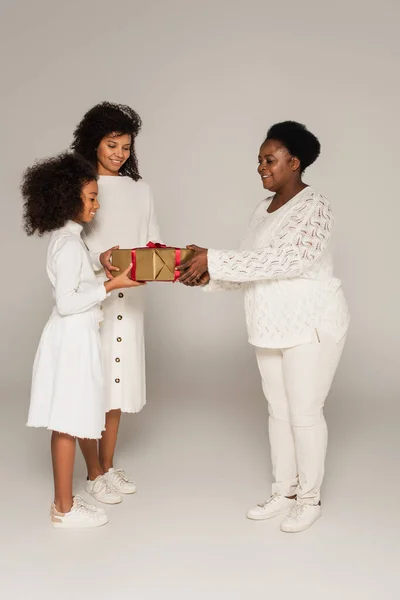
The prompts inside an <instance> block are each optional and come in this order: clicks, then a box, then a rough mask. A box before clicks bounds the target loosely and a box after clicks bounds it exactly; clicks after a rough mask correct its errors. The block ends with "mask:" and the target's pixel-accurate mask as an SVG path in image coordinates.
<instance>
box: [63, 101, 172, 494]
mask: <svg viewBox="0 0 400 600" xmlns="http://www.w3.org/2000/svg"><path fill="white" fill-rule="evenodd" d="M141 124H142V123H141V119H140V117H139V115H138V114H137V113H136V112H135V111H134V110H132V109H131V108H130V107H129V106H124V105H121V104H110V103H108V102H103V103H102V104H98V105H96V106H94V107H93V108H92V109H91V110H89V111H88V112H87V113H86V114H85V115H84V117H83V119H82V121H81V122H80V123H79V125H78V126H77V128H76V130H75V132H74V139H73V144H72V148H73V149H74V150H76V151H77V152H79V153H80V154H81V155H82V156H84V157H85V158H86V159H87V160H88V161H90V163H91V164H92V165H93V166H94V168H95V169H96V171H97V173H98V175H99V200H100V203H101V205H102V211H101V215H100V219H96V223H94V224H93V225H90V224H89V226H88V228H87V231H86V233H87V236H86V238H85V239H86V242H87V244H88V246H89V248H90V249H91V250H92V251H96V252H98V251H100V250H101V249H103V248H109V247H111V246H113V245H114V244H115V243H118V244H119V245H120V247H121V248H134V247H137V246H145V245H146V244H147V243H148V242H149V241H153V242H161V239H160V233H159V229H158V224H157V219H156V215H155V211H154V205H153V199H152V195H151V191H150V188H149V186H148V185H147V184H146V183H144V182H143V181H142V180H141V178H140V175H139V170H138V161H137V158H136V154H135V144H134V143H135V139H136V136H137V134H138V133H139V131H140V128H141ZM104 244H105V245H104ZM142 291H143V290H139V293H138V290H135V292H134V293H130V290H127V291H126V292H124V293H119V294H118V295H117V296H114V297H110V298H107V299H105V301H104V302H103V314H104V322H103V323H102V326H101V329H100V336H101V342H102V353H103V370H104V378H105V402H106V412H107V414H106V428H105V431H104V432H103V434H102V437H101V440H100V442H99V444H97V442H96V441H95V440H84V441H81V442H80V446H81V450H82V452H83V455H84V457H85V461H86V465H87V470H88V479H87V483H86V491H87V492H88V493H89V494H91V495H92V496H93V497H94V498H96V500H98V501H100V502H105V503H108V504H114V503H117V502H121V500H122V496H121V494H132V493H134V492H135V490H136V485H135V484H134V482H133V481H132V480H131V478H130V477H129V476H128V475H127V474H126V472H125V471H124V470H122V469H116V468H114V452H115V446H116V442H117V436H118V429H119V423H120V418H121V412H125V413H135V412H139V411H140V410H141V409H142V407H143V406H144V404H145V402H146V383H145V351H144V331H143V316H144V298H143V294H142V293H141V292H142ZM109 484H111V485H112V487H110V485H109Z"/></svg>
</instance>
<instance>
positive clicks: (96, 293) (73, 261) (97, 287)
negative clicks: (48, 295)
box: [52, 238, 106, 316]
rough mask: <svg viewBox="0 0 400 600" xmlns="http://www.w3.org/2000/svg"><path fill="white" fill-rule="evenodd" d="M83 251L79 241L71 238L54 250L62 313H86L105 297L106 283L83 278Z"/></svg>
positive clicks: (55, 272)
mask: <svg viewBox="0 0 400 600" xmlns="http://www.w3.org/2000/svg"><path fill="white" fill-rule="evenodd" d="M82 250H83V249H82V247H81V245H80V243H79V241H78V240H76V241H75V240H74V239H70V238H64V239H62V240H61V242H60V244H59V245H58V246H57V248H55V250H54V254H53V257H52V262H53V268H54V275H55V299H56V305H57V309H58V311H59V313H60V314H61V315H63V316H65V315H72V314H76V313H82V312H85V311H86V310H89V309H90V308H92V307H93V306H95V305H96V304H99V303H100V302H102V301H103V300H104V298H105V297H106V289H105V286H104V284H103V283H99V282H98V281H94V282H93V283H92V282H81V281H80V275H81V269H82V260H83V257H84V254H83V251H82Z"/></svg>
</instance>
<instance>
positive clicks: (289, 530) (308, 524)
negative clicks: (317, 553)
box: [281, 512, 322, 533]
mask: <svg viewBox="0 0 400 600" xmlns="http://www.w3.org/2000/svg"><path fill="white" fill-rule="evenodd" d="M321 517H322V512H320V513H319V515H318V517H317V518H316V519H314V521H311V523H307V525H304V526H303V527H300V529H284V528H283V524H282V523H281V531H283V533H301V532H302V531H306V530H307V529H310V527H312V526H313V525H314V523H316V522H317V521H318V519H320V518H321Z"/></svg>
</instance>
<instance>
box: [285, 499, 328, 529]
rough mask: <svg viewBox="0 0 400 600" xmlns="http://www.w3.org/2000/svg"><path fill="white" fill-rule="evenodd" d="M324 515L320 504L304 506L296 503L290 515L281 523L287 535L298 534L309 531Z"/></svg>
mask: <svg viewBox="0 0 400 600" xmlns="http://www.w3.org/2000/svg"><path fill="white" fill-rule="evenodd" d="M321 514H322V511H321V505H320V504H303V503H302V502H296V504H295V505H294V507H293V508H292V509H291V511H290V512H289V514H288V515H286V517H285V518H284V519H283V521H282V523H281V530H282V531H284V532H285V533H298V532H300V531H304V530H305V529H308V528H309V527H311V525H313V524H314V523H315V521H316V520H317V519H319V518H320V516H321Z"/></svg>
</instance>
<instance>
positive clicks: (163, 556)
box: [0, 381, 400, 600]
mask: <svg viewBox="0 0 400 600" xmlns="http://www.w3.org/2000/svg"><path fill="white" fill-rule="evenodd" d="M190 387H191V386H188V390H187V392H184V390H181V392H180V394H179V395H177V394H176V392H175V393H172V391H170V392H169V393H168V394H166V393H165V389H164V390H163V391H162V388H161V387H159V386H157V385H155V386H151V385H150V389H149V402H148V406H147V407H146V408H145V409H144V410H143V411H142V413H141V414H139V415H137V416H134V417H126V418H125V419H124V421H123V425H122V430H121V442H120V445H119V452H118V465H117V466H122V467H124V468H126V469H127V470H128V471H129V472H130V473H132V474H133V475H134V477H135V479H136V481H137V483H138V486H139V491H138V493H137V494H136V495H135V496H132V497H127V498H126V499H125V500H124V502H123V503H122V504H121V505H119V506H114V507H110V509H109V516H110V523H109V524H108V525H107V526H105V527H102V528H99V529H97V530H88V531H79V532H74V531H59V530H53V529H52V527H51V525H50V523H49V520H48V508H49V504H50V501H51V497H52V480H51V470H50V458H49V451H48V446H49V434H48V433H47V432H46V431H42V430H28V429H26V428H25V426H24V422H25V418H26V392H27V389H26V388H25V387H24V386H22V387H21V389H20V390H19V392H18V394H17V395H16V394H15V390H14V392H13V394H11V392H10V391H9V394H8V405H9V406H12V407H13V409H12V410H11V411H10V414H9V415H8V417H7V418H6V419H5V418H3V419H2V423H1V427H2V438H1V439H2V448H1V451H2V458H3V459H4V460H3V466H2V477H1V480H2V492H1V496H0V498H1V505H2V509H1V514H0V517H1V542H0V544H1V563H0V569H1V589H2V593H1V598H4V600H14V599H17V600H25V599H27V600H31V599H36V598H38V599H47V598H58V599H60V600H61V599H64V598H65V599H67V598H76V599H77V600H81V599H84V598H85V599H92V598H93V599H99V600H103V599H111V600H114V598H121V597H132V598H137V599H139V600H153V599H154V600H155V599H157V600H158V599H164V598H174V599H176V600H181V599H182V600H197V599H199V600H200V599H201V600H203V599H212V600H213V599H219V600H225V599H226V600H228V599H229V600H232V599H235V600H236V599H238V600H242V599H243V600H248V599H249V600H253V599H258V598H265V597H273V598H283V599H284V600H285V599H286V598H287V599H289V598H294V597H296V598H300V599H302V598H304V599H307V600H314V599H317V598H318V599H319V598H324V600H330V599H335V600H336V599H340V600H358V598H360V599H364V600H369V599H372V598H377V597H379V598H384V599H387V600H391V599H393V600H394V599H397V598H399V597H400V592H399V590H398V586H399V584H400V578H399V574H398V572H399V557H400V552H399V550H400V542H399V533H400V526H399V525H400V516H399V515H400V511H399V499H398V496H399V491H400V485H399V476H398V473H399V464H398V459H399V441H398V440H399V434H398V418H397V419H395V418H394V416H395V410H394V409H395V406H394V404H391V403H390V401H389V400H388V401H387V402H386V404H385V405H384V406H385V409H384V410H379V411H378V410H377V407H376V405H375V404H374V403H372V402H370V401H367V400H366V401H365V403H362V399H358V402H353V401H352V400H351V399H349V398H345V397H343V396H342V395H341V394H340V393H339V390H335V389H334V390H333V392H332V395H331V398H330V399H329V403H328V409H327V417H328V422H329V425H330V447H329V458H328V464H327V476H326V482H325V486H324V494H323V509H324V514H323V518H322V519H321V520H320V521H319V522H317V523H316V524H315V526H314V527H313V528H312V529H310V530H309V531H307V532H304V533H302V534H297V535H288V534H283V533H281V532H280V531H279V527H278V525H279V519H278V520H276V519H275V520H272V521H269V522H251V521H249V520H246V519H245V516H244V515H245V512H246V509H247V508H248V507H249V506H251V505H252V504H254V503H256V502H259V501H261V500H263V499H264V498H265V497H266V496H267V494H268V490H269V486H270V469H269V454H268V448H267V426H266V418H267V413H266V407H265V405H264V403H263V399H262V396H261V392H260V391H259V390H258V387H255V386H254V388H252V389H251V390H250V392H251V393H249V382H248V381H241V383H240V385H235V389H232V386H231V389H230V388H229V386H227V385H225V386H222V381H221V382H216V383H215V382H214V384H213V385H212V386H207V385H206V384H201V385H199V386H195V389H196V391H193V389H192V390H191V391H190ZM250 387H251V386H250ZM157 388H158V389H157ZM3 406H4V405H3ZM84 475H85V472H84V465H83V462H82V459H81V457H80V456H79V457H78V461H77V467H76V482H75V484H76V485H75V489H76V491H80V489H82V484H83V481H84Z"/></svg>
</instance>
